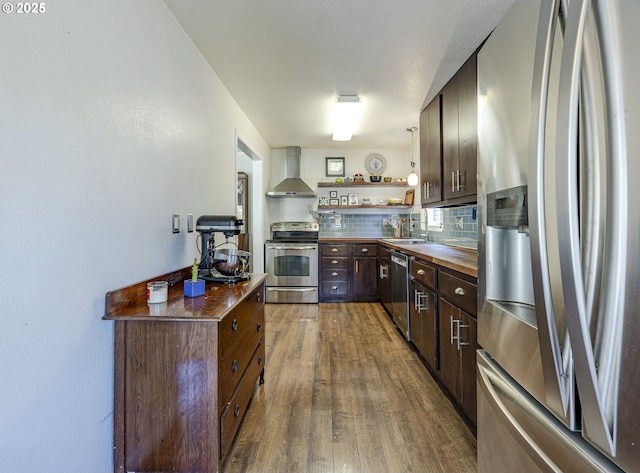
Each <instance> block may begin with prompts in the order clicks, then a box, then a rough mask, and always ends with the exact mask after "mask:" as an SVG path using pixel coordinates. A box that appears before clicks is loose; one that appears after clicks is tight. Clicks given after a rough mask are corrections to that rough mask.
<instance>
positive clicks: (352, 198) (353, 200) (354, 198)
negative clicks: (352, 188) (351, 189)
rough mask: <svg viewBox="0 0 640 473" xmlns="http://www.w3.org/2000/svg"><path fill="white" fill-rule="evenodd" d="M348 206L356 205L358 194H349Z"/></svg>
mask: <svg viewBox="0 0 640 473" xmlns="http://www.w3.org/2000/svg"><path fill="white" fill-rule="evenodd" d="M349 205H358V194H349Z"/></svg>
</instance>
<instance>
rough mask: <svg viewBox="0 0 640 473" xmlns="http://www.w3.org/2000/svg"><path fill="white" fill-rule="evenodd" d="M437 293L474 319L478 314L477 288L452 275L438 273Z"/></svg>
mask: <svg viewBox="0 0 640 473" xmlns="http://www.w3.org/2000/svg"><path fill="white" fill-rule="evenodd" d="M438 286H439V287H438V292H439V293H440V296H441V297H444V298H446V299H447V300H449V302H451V303H453V304H455V305H457V306H458V307H460V308H461V309H462V310H464V311H465V312H467V313H469V314H470V315H472V316H474V317H476V314H477V312H478V286H477V285H475V284H473V283H471V282H469V281H465V280H464V279H461V278H458V277H456V276H454V275H453V274H449V273H447V272H445V271H440V274H439V277H438Z"/></svg>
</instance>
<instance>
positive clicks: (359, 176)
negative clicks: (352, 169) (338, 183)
mask: <svg viewBox="0 0 640 473" xmlns="http://www.w3.org/2000/svg"><path fill="white" fill-rule="evenodd" d="M353 182H364V177H363V176H362V174H360V173H357V174H354V175H353Z"/></svg>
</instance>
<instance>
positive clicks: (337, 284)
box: [322, 281, 348, 297]
mask: <svg viewBox="0 0 640 473" xmlns="http://www.w3.org/2000/svg"><path fill="white" fill-rule="evenodd" d="M347 294H348V285H347V281H323V282H322V295H323V296H324V297H331V296H346V295H347Z"/></svg>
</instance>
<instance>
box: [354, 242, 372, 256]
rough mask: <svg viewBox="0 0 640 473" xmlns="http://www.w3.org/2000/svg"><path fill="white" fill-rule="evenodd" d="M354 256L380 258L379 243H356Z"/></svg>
mask: <svg viewBox="0 0 640 473" xmlns="http://www.w3.org/2000/svg"><path fill="white" fill-rule="evenodd" d="M353 256H354V257H356V258H357V257H358V256H378V244H377V243H354V245H353Z"/></svg>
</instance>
